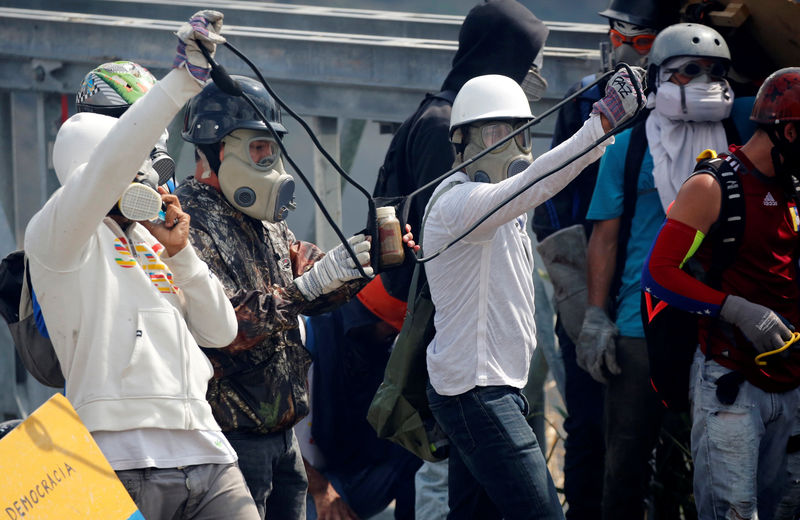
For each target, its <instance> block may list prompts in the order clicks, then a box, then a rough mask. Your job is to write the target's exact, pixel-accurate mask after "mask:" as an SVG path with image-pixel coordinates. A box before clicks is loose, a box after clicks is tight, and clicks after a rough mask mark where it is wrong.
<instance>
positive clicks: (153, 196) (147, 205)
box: [115, 130, 175, 221]
mask: <svg viewBox="0 0 800 520" xmlns="http://www.w3.org/2000/svg"><path fill="white" fill-rule="evenodd" d="M168 138H169V133H168V132H167V131H166V130H164V133H162V134H161V137H160V138H159V139H158V142H157V143H156V145H155V146H154V147H153V149H152V150H151V151H150V155H149V157H148V158H147V159H145V160H144V162H143V163H142V165H141V166H140V167H139V171H138V172H137V173H136V178H135V179H134V181H133V182H132V183H131V185H130V186H128V187H127V188H125V191H124V192H123V193H122V196H121V197H120V198H119V201H117V206H116V208H115V209H117V210H119V212H120V213H121V214H122V216H123V217H125V218H127V219H129V220H134V221H142V220H156V219H158V218H161V219H162V220H163V218H164V213H163V211H162V210H163V203H162V202H161V194H160V193H158V187H159V186H161V185H163V184H166V182H167V181H168V180H170V179H171V178H173V177H174V175H175V161H174V160H173V159H172V157H170V155H169V154H168V153H167V139H168Z"/></svg>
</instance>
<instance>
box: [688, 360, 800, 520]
mask: <svg viewBox="0 0 800 520" xmlns="http://www.w3.org/2000/svg"><path fill="white" fill-rule="evenodd" d="M729 372H731V370H730V369H728V368H725V367H723V366H722V365H720V364H719V363H717V362H715V361H711V360H706V359H705V356H704V354H703V353H702V352H700V350H699V349H698V351H697V353H696V354H695V358H694V364H693V365H692V379H691V381H692V384H693V388H692V394H691V395H692V401H693V402H692V419H693V424H692V458H693V459H694V495H695V501H696V503H697V515H698V518H699V519H700V520H706V519H714V520H716V519H719V520H722V519H726V518H732V517H733V518H752V517H753V516H754V514H755V512H756V508H757V509H758V517H759V518H760V519H761V520H771V519H772V518H773V517H774V515H775V509H776V506H777V503H778V501H780V498H781V494H782V493H783V492H784V490H785V489H786V476H787V474H786V460H787V455H786V447H787V442H788V439H789V436H790V435H791V434H792V432H793V430H794V429H795V423H796V417H797V409H798V405H800V390H798V389H795V390H792V391H789V392H785V393H781V394H778V393H770V392H765V391H764V390H761V389H760V388H757V387H755V386H753V385H751V384H750V383H748V382H747V381H745V382H744V383H742V384H741V386H740V387H739V393H738V395H737V396H736V400H735V401H734V403H733V404H730V405H725V404H722V403H720V402H719V400H718V399H717V395H716V391H717V386H716V381H717V379H719V378H720V377H722V376H723V375H725V374H728V373H729Z"/></svg>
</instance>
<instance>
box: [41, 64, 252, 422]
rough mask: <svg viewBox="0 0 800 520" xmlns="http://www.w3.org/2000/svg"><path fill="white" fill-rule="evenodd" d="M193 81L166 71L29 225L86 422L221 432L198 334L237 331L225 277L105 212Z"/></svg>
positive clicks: (56, 342) (207, 339)
mask: <svg viewBox="0 0 800 520" xmlns="http://www.w3.org/2000/svg"><path fill="white" fill-rule="evenodd" d="M199 90H200V86H199V85H198V84H197V83H196V82H195V81H194V80H193V79H192V78H191V77H190V76H189V74H188V72H186V71H185V70H183V69H176V70H173V71H172V72H170V73H169V74H168V75H167V76H166V77H165V78H164V79H163V80H162V81H161V82H159V83H158V84H156V85H155V86H154V87H153V88H152V89H151V90H150V92H148V93H147V94H146V95H145V96H144V97H143V98H141V99H140V100H139V101H137V102H136V103H135V104H134V105H133V106H132V107H131V108H130V109H129V110H128V111H127V112H126V113H125V114H124V115H123V116H122V117H121V118H120V119H119V120H118V121H117V122H116V123H113V127H112V128H111V131H110V132H108V134H107V135H106V136H105V137H104V138H103V140H102V141H101V142H100V144H99V145H98V146H97V147H96V148H95V149H94V151H93V152H92V153H91V156H90V158H89V159H88V161H87V162H85V163H83V164H81V165H77V166H76V167H75V168H74V170H73V172H72V173H71V174H70V175H69V177H68V178H66V181H65V182H64V185H63V186H62V187H61V188H60V189H59V190H58V191H56V192H55V193H54V194H53V196H52V197H51V198H50V200H48V201H47V203H46V204H45V206H44V207H43V208H42V209H41V210H40V211H39V212H38V213H36V215H34V217H33V218H32V219H31V221H30V223H29V224H28V228H27V230H26V232H25V250H26V252H27V254H28V256H29V265H30V272H31V281H32V284H33V287H34V290H35V291H36V295H37V298H38V300H39V303H40V304H41V307H42V312H43V315H44V318H45V321H46V322H47V327H48V331H49V333H50V338H51V340H52V342H53V347H54V348H55V351H56V354H57V355H58V358H59V361H60V362H61V368H62V370H63V371H64V376H65V378H66V381H67V383H66V396H67V398H68V399H69V400H70V402H71V403H72V405H73V406H74V407H75V409H76V410H77V412H78V415H79V416H80V418H81V420H82V421H83V422H84V424H85V425H86V427H87V428H88V429H89V431H97V430H102V431H121V430H132V429H143V428H144V429H146V428H157V429H167V430H207V431H218V430H219V426H218V425H217V423H216V421H215V420H214V417H213V416H212V413H211V408H210V406H209V405H208V403H207V402H206V399H205V394H206V388H207V384H208V380H209V379H210V378H211V376H212V368H211V364H210V362H209V361H208V359H207V358H206V356H205V355H204V354H203V353H202V351H201V350H200V348H199V347H198V343H200V344H202V345H203V346H204V347H223V346H226V345H228V344H229V343H230V342H231V341H232V340H233V338H234V337H235V335H236V330H237V323H236V317H235V314H234V311H233V308H232V307H231V305H230V302H229V301H228V298H227V297H226V296H225V292H224V290H223V288H222V285H221V284H220V283H219V281H218V280H217V278H216V277H215V276H214V275H213V274H212V273H210V271H209V270H208V267H207V266H206V264H205V263H203V262H202V261H201V260H200V259H199V258H198V257H197V254H196V253H195V251H194V249H193V248H192V247H191V246H190V245H189V246H187V247H184V248H183V249H182V250H181V251H180V252H178V253H176V254H175V255H174V256H172V257H168V255H166V253H165V252H164V251H163V246H162V245H161V244H159V243H158V242H157V241H156V239H155V238H154V237H153V236H152V235H151V234H150V233H149V232H148V231H147V230H146V229H145V228H144V227H142V226H141V225H139V224H135V223H134V224H132V225H131V226H130V227H129V228H128V229H127V230H126V232H123V230H122V229H121V228H120V227H119V226H118V225H116V223H115V222H114V221H113V220H111V219H110V218H106V214H107V213H108V211H109V209H110V208H111V207H112V206H113V205H114V204H115V202H116V201H117V200H118V199H119V197H120V195H121V194H122V192H123V190H124V189H125V188H126V187H127V186H128V185H130V183H131V182H132V180H133V179H134V177H135V175H136V172H137V170H138V168H139V166H140V165H141V164H142V161H143V160H144V158H145V157H146V156H147V154H148V153H149V151H150V150H151V148H152V147H153V144H154V143H155V142H156V141H157V139H158V138H159V136H160V135H161V133H162V132H163V130H164V128H165V127H166V126H167V125H168V124H169V122H170V121H171V120H172V118H173V116H174V115H175V114H176V113H177V112H178V110H180V108H181V106H183V104H184V103H185V102H186V101H188V100H189V99H190V98H191V97H192V96H193V95H194V94H196V93H197V92H199ZM80 116H84V114H78V115H76V116H73V117H80ZM84 154H85V152H84ZM77 155H78V154H77V153H76V156H77Z"/></svg>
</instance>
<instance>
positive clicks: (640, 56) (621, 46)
mask: <svg viewBox="0 0 800 520" xmlns="http://www.w3.org/2000/svg"><path fill="white" fill-rule="evenodd" d="M608 39H609V40H610V43H611V66H612V67H614V66H616V65H618V64H620V63H627V64H628V65H630V66H634V65H636V66H638V67H643V66H645V64H646V63H647V55H648V54H649V53H650V48H651V47H652V46H653V42H654V41H655V39H656V31H655V30H653V29H650V28H648V27H642V26H639V25H635V24H632V23H626V22H622V21H620V20H612V21H611V28H610V29H609V31H608Z"/></svg>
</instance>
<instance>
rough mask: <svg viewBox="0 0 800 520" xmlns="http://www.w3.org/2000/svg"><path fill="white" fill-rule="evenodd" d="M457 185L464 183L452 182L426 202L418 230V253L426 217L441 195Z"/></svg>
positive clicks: (426, 220)
mask: <svg viewBox="0 0 800 520" xmlns="http://www.w3.org/2000/svg"><path fill="white" fill-rule="evenodd" d="M459 184H464V181H453V182H451V183H450V184H448V185H447V186H445V187H444V188H442V189H441V191H439V192H438V193H437V194H436V195H434V196H433V197H431V200H430V202H428V209H427V210H425V215H424V216H423V217H422V225H421V226H420V230H419V242H418V244H420V249H419V250H420V252H422V233H423V232H424V231H425V224H426V223H427V222H428V215H429V214H430V212H431V209H432V208H433V206H434V204H436V202H437V201H438V200H439V198H440V197H441V196H442V195H444V194H445V193H447V192H448V191H450V190H451V189H453V188H454V187H456V186H457V185H459Z"/></svg>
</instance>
